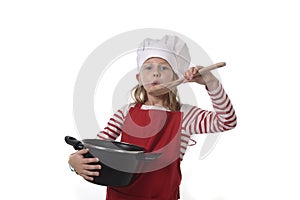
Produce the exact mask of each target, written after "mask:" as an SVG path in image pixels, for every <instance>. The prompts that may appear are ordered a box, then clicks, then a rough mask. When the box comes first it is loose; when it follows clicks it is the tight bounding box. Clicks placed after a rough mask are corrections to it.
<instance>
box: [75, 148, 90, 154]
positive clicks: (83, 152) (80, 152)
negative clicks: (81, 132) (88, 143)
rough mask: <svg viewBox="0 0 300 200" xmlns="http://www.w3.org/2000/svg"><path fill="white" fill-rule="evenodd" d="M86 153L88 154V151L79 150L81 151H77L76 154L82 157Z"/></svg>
mask: <svg viewBox="0 0 300 200" xmlns="http://www.w3.org/2000/svg"><path fill="white" fill-rule="evenodd" d="M87 152H89V150H88V149H81V150H79V151H77V154H79V155H83V154H86V153H87Z"/></svg>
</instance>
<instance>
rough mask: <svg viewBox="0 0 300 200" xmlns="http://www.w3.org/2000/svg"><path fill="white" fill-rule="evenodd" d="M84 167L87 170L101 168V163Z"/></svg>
mask: <svg viewBox="0 0 300 200" xmlns="http://www.w3.org/2000/svg"><path fill="white" fill-rule="evenodd" d="M84 168H85V169H88V170H90V169H99V170H100V169H102V166H101V165H84Z"/></svg>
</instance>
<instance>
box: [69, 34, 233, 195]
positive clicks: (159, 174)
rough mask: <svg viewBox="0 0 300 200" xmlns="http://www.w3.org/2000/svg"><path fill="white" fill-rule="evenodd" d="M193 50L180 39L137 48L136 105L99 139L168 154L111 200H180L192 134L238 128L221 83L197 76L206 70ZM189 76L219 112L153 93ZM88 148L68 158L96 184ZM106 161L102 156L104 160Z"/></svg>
mask: <svg viewBox="0 0 300 200" xmlns="http://www.w3.org/2000/svg"><path fill="white" fill-rule="evenodd" d="M189 64H190V55H189V50H188V47H187V46H186V44H185V43H184V42H183V41H182V40H181V39H180V38H178V37H177V36H169V35H166V36H164V37H163V38H162V39H160V40H154V39H145V40H144V41H143V42H142V44H141V47H140V48H139V49H138V50H137V66H138V74H137V75H136V79H137V81H138V85H137V86H136V87H135V88H133V91H132V94H133V99H134V100H135V103H132V104H129V105H126V106H124V107H122V108H121V109H119V110H118V111H117V112H116V113H115V114H114V116H113V117H112V118H111V119H110V120H109V122H108V125H107V127H106V128H105V129H104V130H102V131H100V132H99V134H97V136H98V137H99V139H104V140H115V139H117V138H118V137H119V136H121V141H122V142H127V143H132V144H135V145H138V146H141V147H144V148H145V149H146V151H147V152H154V151H155V152H163V154H162V155H163V156H162V157H161V158H159V159H158V162H156V163H155V164H154V165H151V166H150V167H148V168H147V169H146V170H145V173H141V174H140V175H139V176H138V177H137V179H136V180H135V181H134V182H133V183H132V184H131V185H129V186H125V187H107V195H106V199H107V200H177V199H179V198H180V197H179V185H180V182H181V171H180V163H181V161H182V159H183V156H184V154H185V151H186V148H187V145H188V141H189V139H190V136H191V135H192V134H202V133H213V132H223V131H227V130H230V129H232V128H234V127H235V126H236V116H235V111H234V109H233V106H232V104H231V102H230V100H229V98H228V96H227V94H226V93H225V91H224V89H223V87H222V85H221V84H220V82H219V81H218V79H217V78H216V77H215V76H214V75H213V74H212V73H211V72H207V73H205V74H203V75H201V76H197V77H196V76H195V77H194V75H195V74H196V73H197V71H198V70H199V69H200V68H202V67H199V66H197V67H191V68H189V69H188V67H189ZM182 75H183V76H184V78H185V82H196V83H198V84H201V85H204V86H205V87H206V90H207V92H208V95H209V96H210V98H211V101H212V104H213V107H214V108H215V111H214V112H212V111H207V110H202V109H201V108H197V107H195V106H192V105H187V104H182V103H181V102H180V100H179V98H178V96H177V90H176V89H175V90H172V91H169V93H167V94H164V95H161V96H153V95H151V94H149V90H150V88H151V87H153V86H155V85H157V84H162V83H167V82H170V81H173V80H176V79H178V77H179V76H182ZM87 152H88V150H87V149H83V150H80V151H78V152H76V153H74V154H72V155H70V158H69V164H70V165H71V166H72V167H73V168H74V169H75V171H76V172H77V174H78V175H80V176H82V177H83V178H85V179H87V180H93V176H98V175H99V172H95V171H90V170H92V169H100V173H101V166H100V165H89V163H92V162H98V161H99V160H98V159H97V158H84V157H83V154H85V153H87ZM100 159H101V158H100Z"/></svg>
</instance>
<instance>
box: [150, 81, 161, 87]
mask: <svg viewBox="0 0 300 200" xmlns="http://www.w3.org/2000/svg"><path fill="white" fill-rule="evenodd" d="M159 84H160V83H159V82H158V81H154V82H152V83H151V85H152V86H155V85H159Z"/></svg>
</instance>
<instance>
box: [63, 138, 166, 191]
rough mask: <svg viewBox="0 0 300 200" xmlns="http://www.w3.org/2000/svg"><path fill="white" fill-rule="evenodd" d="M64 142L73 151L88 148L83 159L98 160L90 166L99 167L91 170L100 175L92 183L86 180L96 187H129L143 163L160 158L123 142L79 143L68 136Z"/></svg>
mask: <svg viewBox="0 0 300 200" xmlns="http://www.w3.org/2000/svg"><path fill="white" fill-rule="evenodd" d="M65 141H66V143H67V144H69V145H72V146H73V147H74V149H75V150H81V149H84V148H88V149H89V152H88V153H87V154H84V157H85V158H94V157H97V158H99V160H100V161H99V162H97V163H90V164H94V165H101V167H102V168H101V170H92V171H99V174H100V175H99V176H95V177H93V178H94V180H93V181H89V180H87V181H89V182H91V183H95V184H98V185H105V186H114V187H116V186H126V185H129V184H130V183H132V182H133V181H134V179H135V177H136V175H137V174H138V173H139V172H141V167H142V166H143V164H145V162H151V161H153V160H156V159H157V158H158V157H159V156H160V154H157V153H145V149H144V148H142V147H139V146H136V145H132V144H128V143H124V142H117V141H109V140H100V139H84V140H82V142H81V141H79V140H77V139H75V138H73V137H70V136H66V137H65Z"/></svg>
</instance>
